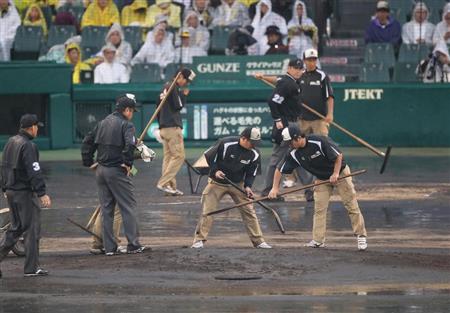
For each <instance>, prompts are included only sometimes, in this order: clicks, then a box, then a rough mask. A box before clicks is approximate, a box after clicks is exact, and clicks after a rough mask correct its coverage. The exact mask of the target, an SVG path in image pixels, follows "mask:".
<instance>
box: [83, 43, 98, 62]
mask: <svg viewBox="0 0 450 313" xmlns="http://www.w3.org/2000/svg"><path fill="white" fill-rule="evenodd" d="M98 51H99V49H97V48H93V47H84V46H81V59H82V60H83V61H84V60H87V59H89V58H92V57H94V56H95V55H96V54H97V53H98Z"/></svg>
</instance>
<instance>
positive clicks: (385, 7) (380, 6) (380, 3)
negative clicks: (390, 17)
mask: <svg viewBox="0 0 450 313" xmlns="http://www.w3.org/2000/svg"><path fill="white" fill-rule="evenodd" d="M378 10H387V11H389V3H388V2H387V1H378V2H377V11H378Z"/></svg>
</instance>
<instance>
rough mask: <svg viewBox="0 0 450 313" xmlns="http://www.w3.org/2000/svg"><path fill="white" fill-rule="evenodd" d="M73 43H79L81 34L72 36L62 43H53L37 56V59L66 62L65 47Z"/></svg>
mask: <svg viewBox="0 0 450 313" xmlns="http://www.w3.org/2000/svg"><path fill="white" fill-rule="evenodd" d="M71 43H74V44H76V45H78V46H79V45H80V44H81V36H73V37H70V38H69V39H67V40H66V42H65V43H64V44H60V45H54V46H53V47H51V48H50V49H49V50H48V51H47V53H46V54H45V55H42V56H40V57H39V61H53V62H56V63H66V59H65V55H66V47H67V46H68V45H69V44H71Z"/></svg>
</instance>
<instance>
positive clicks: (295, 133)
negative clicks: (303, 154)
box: [281, 125, 305, 141]
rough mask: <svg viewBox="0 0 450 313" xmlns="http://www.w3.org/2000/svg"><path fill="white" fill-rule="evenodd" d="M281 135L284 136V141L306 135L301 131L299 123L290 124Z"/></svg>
mask: <svg viewBox="0 0 450 313" xmlns="http://www.w3.org/2000/svg"><path fill="white" fill-rule="evenodd" d="M281 136H282V137H283V141H291V140H294V139H297V138H299V137H305V135H304V134H302V132H301V131H300V129H299V128H298V126H297V125H289V126H288V127H286V128H285V129H283V131H282V132H281Z"/></svg>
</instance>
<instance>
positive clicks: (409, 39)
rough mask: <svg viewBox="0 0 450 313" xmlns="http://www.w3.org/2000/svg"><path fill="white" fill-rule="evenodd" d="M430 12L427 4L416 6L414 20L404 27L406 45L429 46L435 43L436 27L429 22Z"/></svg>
mask: <svg viewBox="0 0 450 313" xmlns="http://www.w3.org/2000/svg"><path fill="white" fill-rule="evenodd" d="M428 15H429V11H428V8H427V6H426V5H425V3H423V2H419V3H417V4H416V5H415V6H414V10H413V12H412V19H411V21H410V22H408V23H406V24H404V25H403V28H402V40H403V43H404V44H407V45H409V44H429V45H431V44H432V43H433V33H434V28H435V26H434V25H433V24H432V23H430V22H428Z"/></svg>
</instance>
